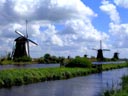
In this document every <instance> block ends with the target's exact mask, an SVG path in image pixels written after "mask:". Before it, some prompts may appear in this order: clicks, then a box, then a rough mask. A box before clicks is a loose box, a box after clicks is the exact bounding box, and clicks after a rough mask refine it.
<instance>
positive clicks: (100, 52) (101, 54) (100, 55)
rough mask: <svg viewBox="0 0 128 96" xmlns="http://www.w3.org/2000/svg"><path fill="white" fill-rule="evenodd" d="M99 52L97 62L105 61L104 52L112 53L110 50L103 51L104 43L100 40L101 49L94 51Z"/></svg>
mask: <svg viewBox="0 0 128 96" xmlns="http://www.w3.org/2000/svg"><path fill="white" fill-rule="evenodd" d="M93 50H97V60H100V61H102V60H103V59H104V56H103V51H110V50H109V49H102V41H101V40H100V49H93Z"/></svg>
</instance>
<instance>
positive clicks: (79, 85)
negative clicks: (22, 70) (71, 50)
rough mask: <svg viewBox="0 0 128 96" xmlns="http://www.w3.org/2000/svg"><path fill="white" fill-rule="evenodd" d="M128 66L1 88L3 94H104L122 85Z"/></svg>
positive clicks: (48, 95)
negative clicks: (80, 75)
mask: <svg viewBox="0 0 128 96" xmlns="http://www.w3.org/2000/svg"><path fill="white" fill-rule="evenodd" d="M127 74H128V68H121V69H114V70H109V71H103V72H102V73H94V74H90V75H87V76H82V77H75V78H70V79H66V80H55V81H46V82H38V83H34V84H28V85H21V86H13V87H11V88H1V89H0V95H1V96H103V95H102V94H103V92H104V91H105V90H106V89H111V88H112V84H114V87H120V83H121V77H122V76H124V75H127Z"/></svg>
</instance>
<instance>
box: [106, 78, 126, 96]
mask: <svg viewBox="0 0 128 96" xmlns="http://www.w3.org/2000/svg"><path fill="white" fill-rule="evenodd" d="M104 96H128V76H124V77H123V78H122V88H121V89H120V90H113V89H112V90H110V91H106V92H105V93H104Z"/></svg>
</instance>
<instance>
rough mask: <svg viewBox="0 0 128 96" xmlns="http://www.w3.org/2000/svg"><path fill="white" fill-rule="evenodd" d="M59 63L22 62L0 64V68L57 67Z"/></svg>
mask: <svg viewBox="0 0 128 96" xmlns="http://www.w3.org/2000/svg"><path fill="white" fill-rule="evenodd" d="M59 66H60V64H23V65H15V64H12V65H0V70H4V69H14V68H16V69H20V68H49V67H59Z"/></svg>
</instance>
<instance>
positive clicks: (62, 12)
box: [0, 0, 128, 58]
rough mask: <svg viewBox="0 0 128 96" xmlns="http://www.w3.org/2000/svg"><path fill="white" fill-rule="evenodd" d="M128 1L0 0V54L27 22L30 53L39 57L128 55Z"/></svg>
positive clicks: (24, 27) (11, 46) (12, 44)
mask: <svg viewBox="0 0 128 96" xmlns="http://www.w3.org/2000/svg"><path fill="white" fill-rule="evenodd" d="M127 17H128V0H0V21H1V22H0V56H5V55H6V54H7V53H8V52H12V49H13V46H14V44H15V42H14V40H15V39H16V38H18V37H19V35H18V34H17V33H15V30H18V31H20V32H21V33H23V34H24V35H25V32H26V31H25V29H26V26H25V21H26V20H27V21H28V27H27V28H28V35H29V39H31V40H33V41H35V42H36V43H38V46H36V45H34V44H32V43H29V44H30V55H31V57H33V58H38V57H42V56H43V55H44V54H46V53H50V54H51V55H55V56H65V57H67V56H71V57H75V56H83V55H84V54H87V55H88V57H91V56H95V57H96V55H97V51H95V50H92V49H93V48H95V49H99V47H100V44H99V42H100V40H102V48H103V49H110V50H111V51H105V52H104V57H108V58H112V57H113V53H114V52H119V53H120V54H119V57H120V58H128V44H127V42H128V18H127Z"/></svg>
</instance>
